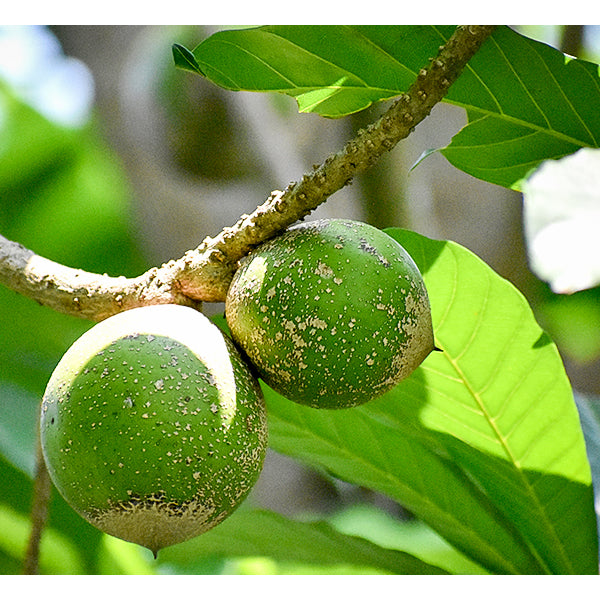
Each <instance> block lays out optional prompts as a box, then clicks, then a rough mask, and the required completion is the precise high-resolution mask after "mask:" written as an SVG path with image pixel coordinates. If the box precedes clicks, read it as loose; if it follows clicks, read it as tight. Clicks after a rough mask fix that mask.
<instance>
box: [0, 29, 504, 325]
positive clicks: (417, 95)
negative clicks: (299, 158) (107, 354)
mask: <svg viewBox="0 0 600 600" xmlns="http://www.w3.org/2000/svg"><path fill="white" fill-rule="evenodd" d="M493 29H494V28H493V27H492V26H483V25H470V26H460V27H458V28H457V29H456V31H455V32H454V34H453V35H452V37H451V38H450V39H449V40H448V42H447V43H446V44H445V45H444V46H442V47H441V48H440V51H439V54H438V55H437V57H436V58H434V59H431V61H430V63H429V65H427V66H425V67H424V68H423V69H421V70H420V71H419V73H418V75H417V77H416V80H415V82H414V84H413V85H412V86H411V87H410V89H409V90H408V91H407V92H406V93H405V94H403V95H402V96H400V98H399V99H398V100H397V101H396V102H395V103H394V104H392V106H391V107H390V108H389V109H388V111H387V112H386V113H385V114H384V115H383V116H382V117H381V118H380V119H379V120H378V121H377V122H375V123H373V124H372V125H371V126H369V127H368V128H367V129H365V130H363V131H361V132H360V133H359V134H358V136H357V137H356V138H355V139H353V140H351V141H350V142H348V143H347V144H346V146H345V147H344V148H343V149H342V150H341V151H340V152H338V153H337V154H334V155H331V156H329V157H328V158H327V160H326V161H325V162H324V163H323V164H322V165H321V166H319V167H317V168H315V169H314V170H313V171H312V172H311V173H309V174H307V175H305V176H304V177H303V178H302V180H301V181H299V182H293V183H291V184H290V185H289V186H288V187H287V188H286V189H285V190H284V191H276V192H273V193H272V194H271V196H270V197H269V198H268V199H267V201H266V202H265V203H264V204H263V205H261V206H259V207H258V208H257V209H256V211H254V213H252V214H251V215H243V216H242V217H241V218H240V220H239V221H238V222H237V223H236V224H235V225H234V226H233V227H229V228H226V229H224V230H223V231H222V232H221V233H220V234H219V235H218V236H216V237H215V238H207V239H205V240H204V241H203V242H202V244H200V246H199V247H198V248H196V249H195V250H190V251H188V252H187V253H186V254H185V255H184V256H182V257H181V258H180V259H178V260H175V261H171V262H169V263H167V264H165V265H163V266H161V267H160V268H153V269H150V270H149V271H147V272H146V273H144V274H143V275H140V276H139V277H136V278H131V279H128V278H125V277H109V276H107V275H96V274H92V273H87V272H84V271H81V270H77V269H71V268H68V267H65V266H63V265H59V264H57V263H54V262H52V261H49V260H47V259H44V258H42V257H40V256H37V255H35V254H34V253H33V252H31V251H29V250H27V249H25V248H23V247H22V246H20V245H19V244H16V243H14V242H10V241H9V240H6V239H5V238H2V237H1V236H0V283H3V284H5V285H7V286H8V287H10V288H12V289H14V290H15V291H17V292H20V293H22V294H25V295H27V296H29V297H31V298H33V299H35V300H36V301H37V302H39V303H41V304H44V305H47V306H50V307H52V308H54V309H55V310H58V311H61V312H65V313H68V314H73V315H78V316H81V317H84V318H87V319H91V320H94V321H99V320H102V319H104V318H106V317H108V316H110V315H112V314H115V313H117V312H120V311H122V310H126V309H129V308H134V307H136V306H143V305H147V304H164V303H176V304H186V305H192V306H195V305H196V306H197V305H199V303H200V302H202V301H207V302H219V301H223V300H224V299H225V296H226V293H227V289H228V287H229V284H230V282H231V278H232V276H233V273H234V272H235V269H236V268H237V263H238V261H239V260H240V258H242V257H243V256H245V255H246V254H247V253H248V252H249V251H251V250H252V249H253V248H254V247H256V246H257V245H258V244H260V243H261V242H263V241H265V240H267V239H269V238H271V237H273V236H275V235H277V234H278V233H280V232H281V231H282V230H283V229H285V228H286V227H288V226H289V225H291V224H292V223H294V222H295V221H297V220H298V219H301V218H303V217H305V216H306V215H308V214H309V213H310V212H312V211H313V210H314V209H315V208H316V207H317V206H319V204H321V203H322V202H324V201H325V200H326V199H327V198H328V197H329V196H331V195H332V194H333V193H334V192H336V191H338V190H339V189H341V188H342V187H344V186H345V185H347V184H348V183H349V182H350V181H351V180H352V178H353V177H355V176H356V175H358V174H359V173H362V172H363V171H365V170H366V169H368V168H369V167H370V166H372V165H373V164H374V163H375V162H376V161H377V160H378V159H379V157H380V156H381V155H382V154H383V153H384V152H387V151H389V150H391V149H392V148H393V147H394V146H395V145H396V144H397V143H398V142H399V141H400V140H402V139H404V138H406V137H407V136H408V135H409V134H410V133H411V131H412V130H413V129H414V127H415V126H416V125H417V124H418V123H420V122H421V121H422V120H423V119H424V118H425V117H426V116H427V115H428V114H429V113H430V112H431V109H432V108H433V107H434V106H435V105H436V104H437V103H438V102H439V101H440V100H441V99H442V98H443V97H444V96H445V94H446V93H447V91H448V88H449V87H450V86H451V85H452V83H453V82H454V81H455V80H456V79H457V78H458V76H459V75H460V73H461V72H462V70H463V68H464V67H465V65H466V64H467V62H468V61H469V60H470V58H471V57H472V56H473V55H474V54H475V53H476V52H477V50H478V49H479V47H480V46H481V44H482V43H483V42H484V41H485V40H486V39H487V37H488V36H489V35H490V34H491V33H492V31H493Z"/></svg>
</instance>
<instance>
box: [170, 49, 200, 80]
mask: <svg viewBox="0 0 600 600" xmlns="http://www.w3.org/2000/svg"><path fill="white" fill-rule="evenodd" d="M171 49H172V52H173V60H174V62H175V66H176V67H177V68H179V69H183V70H185V71H192V73H198V74H200V75H202V76H203V77H204V76H205V75H204V73H203V72H202V69H201V68H200V65H199V64H198V61H196V57H195V56H194V54H193V52H191V51H190V50H188V49H187V48H186V47H185V46H182V45H181V44H177V43H175V44H173V45H172V46H171Z"/></svg>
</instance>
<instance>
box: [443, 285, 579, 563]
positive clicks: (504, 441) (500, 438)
mask: <svg viewBox="0 0 600 600" xmlns="http://www.w3.org/2000/svg"><path fill="white" fill-rule="evenodd" d="M486 283H487V287H488V289H489V287H490V280H489V277H486ZM488 298H489V293H488V294H485V304H484V305H483V306H482V307H481V308H480V311H479V314H480V319H479V320H478V321H477V323H476V326H475V328H474V331H473V333H472V335H471V337H470V339H469V342H468V343H467V344H466V345H465V347H464V348H463V350H462V352H461V353H460V354H459V355H458V356H457V357H452V356H451V354H450V352H449V351H448V350H447V349H445V348H444V347H443V343H442V350H444V356H445V357H446V359H447V360H448V362H449V363H450V364H451V365H452V368H453V369H454V370H455V372H456V374H457V376H458V377H459V378H460V379H461V381H462V383H463V385H464V387H465V389H466V390H467V391H468V393H469V394H470V395H471V397H472V398H473V400H474V401H475V403H476V405H477V406H478V408H479V410H480V411H481V414H482V415H483V417H484V418H485V420H486V421H487V423H488V425H489V426H490V428H491V429H492V431H493V433H494V435H495V437H496V439H497V442H498V443H499V444H500V446H501V447H502V449H503V450H504V452H505V454H506V457H507V459H508V461H509V462H510V463H511V464H512V465H513V466H514V468H515V470H516V472H517V474H518V477H519V480H520V482H521V484H522V486H523V489H525V490H526V493H527V496H528V497H529V498H530V499H531V500H532V502H533V503H534V505H535V506H536V507H537V513H538V514H540V515H542V516H543V520H544V523H545V525H546V527H545V529H546V531H547V532H549V533H550V535H551V537H552V539H553V540H554V542H555V546H554V547H555V549H558V550H559V552H560V554H561V556H562V558H563V561H564V564H566V565H568V566H569V571H570V572H574V571H573V566H572V563H571V561H570V559H569V557H568V556H567V554H566V552H565V549H564V546H563V544H562V543H561V541H560V538H559V537H558V535H557V533H556V529H555V528H554V527H552V522H551V520H549V519H548V515H547V513H546V510H545V507H544V505H543V504H542V503H541V502H540V499H539V497H538V496H537V494H536V493H535V491H534V489H533V486H532V485H531V484H530V483H529V480H528V478H527V477H526V476H525V474H524V472H523V468H522V465H521V464H520V462H519V460H518V459H517V457H516V456H515V455H514V453H513V451H512V449H511V447H510V445H509V443H508V437H507V436H505V435H504V434H503V433H502V431H501V430H500V428H499V427H498V425H497V423H496V419H495V418H493V417H492V416H491V415H490V413H489V411H488V409H487V407H486V404H485V402H484V400H483V397H482V393H481V392H479V391H476V390H475V388H474V387H473V385H472V383H471V381H470V380H469V378H468V377H467V376H466V374H465V372H464V371H463V369H462V368H461V367H460V364H459V358H460V356H461V355H462V354H464V352H466V350H467V349H468V347H469V344H470V342H471V340H473V339H474V338H475V337H476V331H477V329H478V328H479V324H480V323H481V321H482V319H483V314H484V312H485V308H486V306H487V301H488ZM507 337H509V336H507ZM517 385H520V381H519V382H518V384H517ZM483 389H484V390H485V387H484V388H483ZM525 542H526V543H527V546H528V547H529V548H530V550H531V552H532V553H533V554H534V555H535V556H536V558H537V559H538V561H539V563H540V565H542V566H543V568H544V569H545V570H546V571H547V572H548V573H549V574H551V573H552V572H553V571H552V569H551V567H550V566H549V565H548V564H547V561H546V560H544V559H543V557H542V556H540V554H539V553H538V551H537V549H536V547H535V545H533V544H531V542H530V540H529V539H528V537H527V538H525Z"/></svg>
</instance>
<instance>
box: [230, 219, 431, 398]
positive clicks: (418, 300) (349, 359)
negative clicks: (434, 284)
mask: <svg viewBox="0 0 600 600" xmlns="http://www.w3.org/2000/svg"><path fill="white" fill-rule="evenodd" d="M226 317H227V323H228V325H229V328H230V329H231V333H232V336H233V339H234V340H235V342H236V343H237V344H238V345H239V347H240V348H241V349H242V350H243V351H244V352H245V353H246V354H247V356H248V359H249V361H250V362H251V363H252V364H253V365H254V366H255V367H256V370H257V371H258V373H259V375H260V377H262V379H264V381H265V382H266V383H267V384H268V385H269V386H270V387H272V388H273V389H274V390H275V391H276V392H278V393H280V394H281V395H283V396H285V397H286V398H288V399H290V400H294V401H295V402H298V403H301V404H306V405H308V406H312V407H315V408H346V407H351V406H355V405H358V404H362V403H364V402H367V401H369V400H371V399H373V398H376V397H378V396H380V395H381V394H383V393H384V392H386V391H388V390H390V389H391V388H392V387H394V386H395V385H396V384H397V383H398V382H399V381H400V380H402V379H404V378H405V377H407V376H408V375H409V374H410V373H411V372H412V371H413V370H414V369H415V368H416V367H417V366H418V365H419V364H420V363H421V362H422V361H423V360H424V359H425V357H426V356H427V355H428V354H429V353H430V352H431V351H432V350H433V348H434V341H433V329H432V325H431V311H430V307H429V299H428V297H427V291H426V289H425V285H424V283H423V279H422V277H421V274H420V273H419V270H418V269H417V266H416V265H415V263H414V262H413V260H412V259H411V257H410V256H409V255H408V253H407V252H406V251H405V250H404V248H403V247H402V246H401V245H400V244H398V243H397V242H396V241H395V240H394V239H393V238H391V237H390V236H389V235H387V234H386V233H384V232H382V231H380V230H379V229H376V228H374V227H371V226H370V225H367V224H365V223H360V222H356V221H349V220H341V219H332V220H321V221H315V222H308V223H302V224H300V225H296V226H294V227H292V228H290V229H288V230H287V231H286V232H284V233H283V234H282V235H281V236H279V237H277V238H274V239H272V240H270V241H268V242H266V243H264V244H262V245H261V246H259V247H258V248H257V249H256V250H255V251H253V252H252V253H250V254H249V255H248V256H246V257H245V258H244V259H242V261H241V263H240V267H239V269H238V270H237V271H236V273H235V275H234V278H233V281H232V283H231V286H230V288H229V291H228V294H227V301H226Z"/></svg>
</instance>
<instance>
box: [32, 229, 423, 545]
mask: <svg viewBox="0 0 600 600" xmlns="http://www.w3.org/2000/svg"><path fill="white" fill-rule="evenodd" d="M226 317H227V322H228V325H229V327H230V330H231V334H232V337H233V339H234V340H235V342H236V344H237V345H238V346H239V347H240V348H241V351H242V352H241V353H240V351H238V349H237V348H236V346H235V345H234V344H233V343H232V342H231V341H230V340H229V338H228V337H226V336H224V335H223V334H222V333H221V332H220V330H218V329H217V327H216V326H214V325H213V324H212V323H211V322H210V321H209V320H208V319H207V318H206V317H204V316H203V315H202V314H200V313H199V312H197V311H194V310H193V309H190V308H185V307H181V306H174V305H167V306H154V307H144V308H138V309H133V310H130V311H127V312H125V313H120V314H118V315H116V316H113V317H110V318H109V319H107V320H106V321H104V322H102V323H99V324H98V325H96V326H95V327H93V328H92V329H91V330H90V331H88V332H87V333H85V334H84V335H83V336H82V337H81V338H80V339H79V340H77V341H76V342H75V344H73V346H72V347H71V348H70V349H69V350H68V351H67V353H66V354H65V355H64V357H63V358H62V359H61V361H60V363H59V364H58V366H57V368H56V370H55V371H54V373H53V375H52V377H51V379H50V382H49V383H48V386H47V389H46V393H45V395H44V399H43V402H42V416H41V440H42V448H43V452H44V457H45V460H46V464H47V466H48V470H49V472H50V475H51V477H52V479H53V481H54V483H55V485H56V487H57V488H58V489H59V491H60V492H61V494H62V495H63V496H64V497H65V499H66V500H67V501H68V502H69V503H70V504H71V506H73V508H74V509H75V510H77V511H78V512H79V513H80V514H81V515H82V516H84V517H85V518H86V519H88V520H89V521H90V522H91V523H93V524H94V525H96V526H97V527H98V528H99V529H101V530H102V531H105V532H107V533H110V534H112V535H115V536H117V537H120V538H123V539H126V540H128V541H133V542H136V543H138V544H141V545H143V546H145V547H147V548H150V549H151V550H152V551H153V552H154V554H155V555H156V553H157V552H158V550H160V548H163V547H165V546H168V545H171V544H175V543H178V542H181V541H184V540H186V539H189V538H191V537H194V536H196V535H199V534H201V533H203V532H204V531H206V530H208V529H210V528H211V527H213V526H215V525H216V524H218V523H219V522H221V521H222V520H223V519H224V518H226V517H227V516H228V515H229V514H231V512H232V511H233V510H235V508H236V507H237V506H238V505H239V504H240V503H241V501H242V500H243V499H244V498H245V497H246V495H247V494H248V492H249V490H250V489H251V487H252V486H253V485H254V483H255V482H256V480H257V479H258V476H259V474H260V471H261V468H262V464H263V460H264V456H265V452H266V446H267V420H266V411H265V405H264V400H263V397H262V394H261V390H260V387H259V384H258V382H257V380H256V379H255V377H254V375H253V374H252V372H251V370H250V368H249V367H248V366H247V362H248V363H249V364H251V365H252V367H253V368H254V369H255V370H256V372H257V373H258V375H259V376H260V377H261V378H262V379H263V380H264V381H265V382H266V383H267V384H268V385H269V386H271V387H272V388H273V389H275V390H276V391H277V392H279V393H280V394H282V395H283V396H285V397H287V398H289V399H290V400H294V401H296V402H299V403H302V404H307V405H309V406H312V407H317V408H347V407H351V406H355V405H357V404H362V403H364V402H367V401H368V400H371V399H373V398H375V397H377V396H379V395H381V394H383V393H384V392H385V391H387V390H389V389H391V388H392V387H393V386H394V385H396V383H398V381H400V380H401V379H403V378H405V377H406V376H408V375H409V374H410V373H411V372H412V371H413V370H414V369H415V368H416V367H417V366H418V365H419V364H420V363H421V362H422V361H423V360H424V358H425V357H426V356H427V355H428V354H429V352H430V351H431V350H432V349H433V333H432V327H431V315H430V310H429V302H428V299H427V293H426V291H425V287H424V284H423V281H422V278H421V276H420V273H419V271H418V269H417V267H416V266H415V264H414V263H413V261H412V259H411V258H410V256H409V255H408V254H407V253H406V252H405V251H404V249H403V248H402V247H401V246H400V245H399V244H397V242H395V241H394V240H393V239H392V238H390V237H389V236H387V235H386V234H384V233H383V232H381V231H379V230H377V229H375V228H373V227H370V226H368V225H365V224H364V223H357V222H354V221H345V220H332V221H317V222H314V223H306V224H301V225H298V226H296V227H292V228H291V229H289V230H288V231H287V232H285V233H284V234H283V235H281V236H280V237H278V238H275V239H274V240H271V241H269V242H267V243H265V244H263V245H261V246H260V247H259V248H257V249H256V250H255V251H254V252H252V253H251V254H250V255H249V256H247V257H246V258H244V259H243V260H242V261H241V264H240V268H239V269H238V271H237V272H236V274H235V276H234V279H233V281H232V284H231V287H230V290H229V293H228V296H227V301H226Z"/></svg>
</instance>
